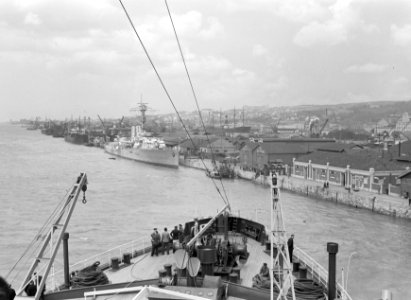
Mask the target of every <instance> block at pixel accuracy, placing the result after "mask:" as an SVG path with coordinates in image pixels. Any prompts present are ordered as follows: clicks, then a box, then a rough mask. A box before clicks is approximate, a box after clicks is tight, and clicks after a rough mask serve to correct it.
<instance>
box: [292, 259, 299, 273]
mask: <svg viewBox="0 0 411 300" xmlns="http://www.w3.org/2000/svg"><path fill="white" fill-rule="evenodd" d="M299 270H300V261H299V260H298V259H294V261H293V272H298V271H299Z"/></svg>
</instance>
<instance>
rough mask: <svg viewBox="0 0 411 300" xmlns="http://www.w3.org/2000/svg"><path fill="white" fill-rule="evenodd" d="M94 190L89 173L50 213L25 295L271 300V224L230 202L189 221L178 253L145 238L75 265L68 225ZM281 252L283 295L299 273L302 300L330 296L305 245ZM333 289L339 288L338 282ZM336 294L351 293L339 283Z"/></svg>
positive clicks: (278, 268) (276, 265) (277, 264)
mask: <svg viewBox="0 0 411 300" xmlns="http://www.w3.org/2000/svg"><path fill="white" fill-rule="evenodd" d="M86 190H87V177H86V175H85V174H84V173H82V174H81V175H80V176H79V177H78V178H77V182H76V184H75V185H74V186H73V188H72V189H71V191H70V192H69V193H68V194H67V196H66V199H65V201H64V202H62V203H61V205H62V206H61V210H60V211H58V210H56V211H55V212H56V215H55V218H50V220H49V221H50V226H51V228H52V229H51V230H48V231H47V229H46V231H45V235H44V238H43V239H41V240H38V241H39V243H41V247H40V249H41V250H40V251H39V252H38V254H37V255H36V256H35V257H33V258H32V259H33V263H32V265H31V267H30V268H29V271H28V272H27V275H26V277H25V279H24V280H23V283H22V285H21V286H20V288H19V289H18V290H17V295H18V298H17V299H19V298H21V299H22V298H25V299H27V298H29V299H36V300H38V299H44V300H54V299H91V298H92V299H135V300H139V299H215V300H225V299H231V300H235V299H237V300H238V299H250V300H260V299H261V300H268V299H270V289H269V287H270V281H269V278H268V277H269V274H270V272H269V271H268V269H267V272H263V273H261V271H260V268H261V266H262V265H263V263H267V264H268V263H269V261H271V259H272V257H271V255H269V253H270V250H268V249H270V248H271V245H272V244H271V242H269V241H268V239H267V231H266V229H265V226H264V225H262V224H260V223H257V222H254V221H252V220H248V219H245V218H242V217H239V216H234V215H231V214H229V213H228V212H227V211H226V208H227V207H228V204H227V205H226V206H225V207H224V208H223V209H222V210H221V211H220V212H219V213H218V214H217V215H216V216H214V217H213V218H211V217H210V218H203V219H200V220H197V219H195V220H194V221H188V222H186V223H185V226H184V228H183V230H181V231H179V234H178V237H179V242H178V243H177V242H176V243H175V248H176V253H175V254H172V252H173V251H172V250H169V252H170V254H165V253H164V254H159V255H158V256H151V250H152V246H151V242H150V241H149V240H148V239H149V238H148V237H144V238H142V239H139V240H135V241H131V242H129V243H126V244H123V245H120V246H118V247H115V248H114V249H110V250H108V251H106V252H104V253H101V254H97V255H95V256H94V257H91V258H89V259H86V260H84V261H81V262H79V263H77V264H75V265H72V266H69V265H68V252H67V251H66V250H67V249H68V234H67V233H66V228H67V224H68V220H69V218H70V216H71V214H72V212H73V210H74V206H75V203H76V201H77V199H78V198H79V195H80V193H81V192H83V193H84V194H85V192H86ZM83 197H84V198H83V202H84V203H85V202H86V199H85V196H83ZM56 224H58V226H57V225H56ZM43 228H46V227H43ZM53 235H56V236H57V237H56V238H55V237H53ZM51 241H52V243H50V242H51ZM61 241H63V244H64V246H63V249H66V250H65V251H64V252H65V255H64V257H65V260H64V270H61V271H57V269H55V267H56V268H57V267H58V265H56V264H54V263H53V262H54V258H55V257H56V254H57V252H58V248H59V245H60V242H61ZM335 245H336V244H335ZM47 247H51V248H50V251H48V250H47V251H46V249H47ZM327 247H328V245H327ZM273 250H274V251H273V253H274V255H273V259H274V260H273V262H271V263H270V264H269V265H272V266H273V269H272V273H271V274H273V276H271V277H272V278H273V277H277V279H278V280H277V281H278V282H280V283H281V282H282V283H281V287H280V285H277V281H274V282H275V283H276V285H274V287H276V288H277V289H274V293H273V294H274V295H275V296H274V298H275V299H280V298H281V299H282V298H283V297H281V296H279V295H281V293H282V292H284V291H285V292H284V293H285V294H287V298H288V299H292V298H290V296H291V294H290V292H288V291H291V290H292V289H290V285H288V286H287V282H286V281H285V280H283V279H282V278H284V279H285V278H291V279H292V280H291V281H289V283H290V284H291V285H294V286H297V285H298V287H299V289H298V291H297V289H296V292H295V294H296V296H297V297H296V298H295V299H304V297H299V296H298V295H302V296H304V295H306V293H307V290H309V292H310V295H311V296H312V298H311V299H326V296H325V291H326V288H327V275H328V274H327V272H326V271H325V270H324V269H323V268H322V267H321V266H320V265H318V264H317V263H315V261H314V260H312V259H311V258H310V257H309V256H308V255H307V254H305V253H304V252H302V251H301V250H299V249H297V251H295V252H294V256H293V257H294V259H295V263H294V265H293V266H292V267H291V268H290V267H289V266H290V265H289V264H288V263H287V262H288V261H287V260H285V261H284V260H283V261H282V260H281V259H279V257H280V256H279V254H280V253H281V248H273ZM267 253H268V254H267ZM287 253H288V252H287ZM97 262H98V263H97ZM300 267H301V268H300ZM51 270H53V271H51ZM36 271H37V272H39V273H36ZM50 271H51V272H50ZM39 274H41V276H42V278H44V279H40V278H39ZM264 274H265V275H264ZM331 274H332V273H331ZM334 275H335V270H334ZM299 277H301V278H302V279H298V278H299ZM307 277H309V278H310V280H308V281H307V279H306V278H307ZM63 278H64V281H62V280H63ZM330 282H332V281H330ZM27 286H31V287H36V288H35V289H36V291H35V292H34V293H33V294H32V295H31V292H30V293H29V291H28V290H27V289H26V287H27ZM271 286H273V285H271ZM44 287H46V288H45V289H44ZM284 287H285V288H284ZM331 287H332V290H334V291H335V286H333V285H331ZM278 288H281V289H278ZM301 289H304V291H303V292H301ZM330 290H331V289H329V291H330ZM285 294H283V295H285ZM26 295H27V296H29V297H26ZM335 295H336V296H337V297H338V298H339V299H346V300H350V299H351V298H350V296H349V295H348V294H347V293H346V292H345V291H344V289H343V288H342V287H341V286H339V285H338V286H337V293H336V294H335ZM33 296H34V297H33ZM332 298H334V297H332Z"/></svg>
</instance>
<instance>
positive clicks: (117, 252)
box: [47, 237, 151, 290]
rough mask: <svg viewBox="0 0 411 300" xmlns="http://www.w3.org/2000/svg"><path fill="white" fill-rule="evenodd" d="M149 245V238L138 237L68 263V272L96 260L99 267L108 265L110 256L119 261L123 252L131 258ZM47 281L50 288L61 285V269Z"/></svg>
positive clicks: (82, 267) (142, 251)
mask: <svg viewBox="0 0 411 300" xmlns="http://www.w3.org/2000/svg"><path fill="white" fill-rule="evenodd" d="M149 247H151V243H150V240H149V239H147V237H144V238H139V239H136V240H133V241H130V242H128V243H125V244H122V245H119V246H116V247H114V248H111V249H109V250H107V251H104V252H101V253H98V254H96V255H93V256H91V257H88V258H86V259H82V260H80V261H78V262H77V263H75V264H73V265H70V268H69V270H70V272H73V271H77V270H81V269H84V268H85V267H88V266H90V265H92V264H93V263H94V262H96V261H99V262H100V267H102V268H106V267H110V266H111V259H112V258H115V257H118V258H119V261H120V262H121V261H122V259H123V254H125V253H130V254H131V257H132V258H133V257H136V256H139V255H142V254H144V253H147V252H148V251H149V249H150V248H149ZM56 267H57V266H56ZM59 269H60V268H59ZM52 277H54V278H52ZM47 282H48V286H49V287H52V288H51V289H53V290H56V289H58V287H59V285H61V284H62V282H63V270H59V271H56V272H54V276H49V278H48V279H47Z"/></svg>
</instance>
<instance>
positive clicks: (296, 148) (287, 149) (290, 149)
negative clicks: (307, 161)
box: [256, 142, 309, 170]
mask: <svg viewBox="0 0 411 300" xmlns="http://www.w3.org/2000/svg"><path fill="white" fill-rule="evenodd" d="M308 151H309V150H308V148H307V147H306V146H305V145H303V144H299V143H289V142H264V143H262V144H259V147H258V148H257V149H256V159H257V161H256V163H257V168H258V169H260V170H262V169H263V168H264V167H265V166H270V164H271V163H274V162H276V161H278V160H282V161H283V162H284V163H285V164H289V165H291V163H292V160H293V158H294V157H299V156H301V155H304V154H307V153H309V152H308Z"/></svg>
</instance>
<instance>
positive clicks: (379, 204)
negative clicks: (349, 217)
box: [266, 176, 411, 219]
mask: <svg viewBox="0 0 411 300" xmlns="http://www.w3.org/2000/svg"><path fill="white" fill-rule="evenodd" d="M266 182H267V181H266ZM279 185H280V188H281V189H284V190H287V191H289V192H292V193H298V194H301V195H307V196H308V197H313V198H317V199H323V200H327V201H333V202H337V203H343V204H346V205H350V206H353V207H358V208H365V209H369V210H371V211H374V212H377V213H381V214H385V215H391V216H395V217H401V218H410V219H411V206H410V205H409V202H408V200H407V199H404V198H401V197H395V196H389V195H383V194H378V193H373V192H367V191H352V190H347V189H344V188H342V187H336V186H331V185H330V186H329V188H324V187H323V186H322V185H321V184H320V183H318V182H313V181H308V180H304V179H300V178H294V177H287V176H279Z"/></svg>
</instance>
